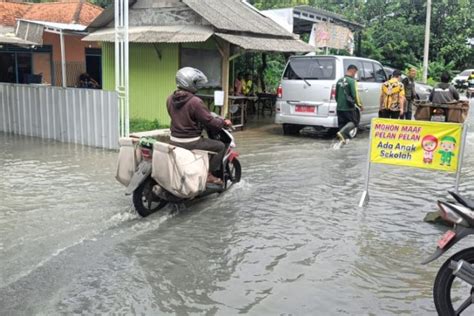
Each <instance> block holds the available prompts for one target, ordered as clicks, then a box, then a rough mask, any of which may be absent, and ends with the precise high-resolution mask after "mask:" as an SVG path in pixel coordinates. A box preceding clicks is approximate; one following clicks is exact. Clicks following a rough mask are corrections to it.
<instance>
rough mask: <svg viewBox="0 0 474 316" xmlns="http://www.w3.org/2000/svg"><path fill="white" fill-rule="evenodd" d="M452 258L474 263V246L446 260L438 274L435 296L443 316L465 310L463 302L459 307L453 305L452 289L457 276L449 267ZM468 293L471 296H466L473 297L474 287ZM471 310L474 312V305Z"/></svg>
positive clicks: (451, 315)
mask: <svg viewBox="0 0 474 316" xmlns="http://www.w3.org/2000/svg"><path fill="white" fill-rule="evenodd" d="M451 260H454V261H459V260H464V261H466V262H468V263H470V264H474V248H468V249H464V250H462V251H460V252H458V253H456V254H454V255H453V256H452V257H451V258H449V259H448V260H446V262H445V263H444V264H443V265H442V266H441V268H440V269H439V271H438V274H437V275H436V280H435V283H434V288H433V298H434V303H435V306H436V310H437V312H438V314H439V315H443V316H454V315H460V314H461V313H462V312H463V311H464V310H465V309H463V308H462V307H461V306H462V305H463V304H461V306H459V307H458V308H457V309H455V308H454V306H453V301H452V298H451V290H452V287H453V282H454V280H455V279H456V276H455V275H453V270H451V269H450V268H449V263H450V262H451ZM462 282H464V281H462ZM467 294H469V296H465V297H466V298H469V297H471V296H472V294H473V289H472V288H471V293H467ZM465 302H468V300H466V301H465ZM471 305H474V302H471V303H470V304H469V305H467V306H466V307H465V308H468V307H469V306H471ZM469 311H470V312H471V313H472V312H473V311H474V307H471V308H470V309H469ZM465 315H467V314H465ZM469 315H471V314H469Z"/></svg>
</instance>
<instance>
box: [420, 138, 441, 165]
mask: <svg viewBox="0 0 474 316" xmlns="http://www.w3.org/2000/svg"><path fill="white" fill-rule="evenodd" d="M421 147H422V148H423V163H425V164H431V163H433V154H434V151H435V149H436V147H438V139H437V138H436V137H434V136H433V135H426V136H425V137H423V139H422V140H421Z"/></svg>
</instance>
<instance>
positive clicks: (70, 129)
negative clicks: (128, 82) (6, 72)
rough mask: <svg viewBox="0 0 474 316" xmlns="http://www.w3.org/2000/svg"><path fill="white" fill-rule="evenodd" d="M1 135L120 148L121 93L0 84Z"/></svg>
mask: <svg viewBox="0 0 474 316" xmlns="http://www.w3.org/2000/svg"><path fill="white" fill-rule="evenodd" d="M0 132H6V133H14V134H19V135H27V136H35V137H41V138H49V139H55V140H58V141H62V142H70V143H77V144H82V145H88V146H94V147H102V148H108V149H116V148H118V139H119V112H118V98H117V93H116V92H110V91H102V90H92V89H74V88H67V89H64V88H60V87H49V86H48V87H45V86H34V85H20V84H8V83H0Z"/></svg>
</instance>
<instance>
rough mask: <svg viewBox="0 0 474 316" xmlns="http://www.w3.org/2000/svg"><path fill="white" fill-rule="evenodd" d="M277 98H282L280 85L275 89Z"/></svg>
mask: <svg viewBox="0 0 474 316" xmlns="http://www.w3.org/2000/svg"><path fill="white" fill-rule="evenodd" d="M277 97H278V98H280V99H281V98H282V97H283V88H282V86H281V84H280V85H279V86H278V88H277Z"/></svg>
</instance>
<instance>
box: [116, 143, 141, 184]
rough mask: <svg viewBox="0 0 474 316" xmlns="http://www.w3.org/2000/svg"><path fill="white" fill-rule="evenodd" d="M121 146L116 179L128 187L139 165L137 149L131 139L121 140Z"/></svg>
mask: <svg viewBox="0 0 474 316" xmlns="http://www.w3.org/2000/svg"><path fill="white" fill-rule="evenodd" d="M119 144H120V152H119V156H118V161H117V173H116V175H115V179H117V181H118V182H120V183H122V184H123V185H124V186H128V184H129V183H130V180H131V179H132V177H133V174H134V173H135V170H136V169H137V165H138V159H137V155H136V149H135V145H134V144H133V138H130V137H124V138H120V140H119Z"/></svg>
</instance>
